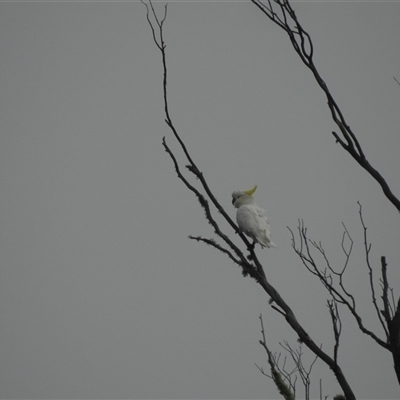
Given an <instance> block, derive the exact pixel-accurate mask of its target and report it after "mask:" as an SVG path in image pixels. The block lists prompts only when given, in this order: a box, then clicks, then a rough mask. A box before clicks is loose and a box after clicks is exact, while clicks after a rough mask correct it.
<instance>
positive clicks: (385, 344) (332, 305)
mask: <svg viewBox="0 0 400 400" xmlns="http://www.w3.org/2000/svg"><path fill="white" fill-rule="evenodd" d="M141 1H142V3H143V4H144V5H145V6H146V10H147V14H146V15H147V20H148V23H149V25H150V27H151V31H152V35H153V39H154V42H155V44H156V46H157V47H158V49H159V50H160V52H161V55H162V66H163V96H164V112H165V122H166V124H167V125H168V127H169V128H170V130H171V131H172V133H173V137H174V138H175V140H177V142H178V143H179V145H180V148H181V150H182V152H183V154H184V156H185V157H186V162H187V164H186V165H185V166H184V168H185V169H186V170H187V171H188V172H189V177H187V171H185V170H184V169H183V168H182V166H181V165H180V164H179V163H178V161H177V158H176V157H175V154H174V152H173V151H172V150H171V148H170V147H169V145H168V143H167V140H166V139H165V137H164V138H163V140H162V145H163V146H164V149H165V151H166V152H167V153H168V155H169V156H170V158H171V160H172V162H173V165H174V168H175V172H176V174H177V176H178V178H179V179H180V180H181V181H182V182H183V183H184V184H185V186H186V187H187V189H189V190H190V191H191V192H192V193H193V194H194V195H195V196H196V197H197V199H198V201H199V203H200V205H201V207H202V208H203V210H204V213H205V217H206V219H207V221H208V223H209V224H210V225H211V227H212V229H213V231H214V233H215V234H216V235H217V237H218V238H219V239H220V242H217V241H216V240H214V239H210V238H205V237H202V236H189V237H190V238H191V239H193V240H197V241H199V242H202V243H205V244H206V245H209V246H212V247H214V248H215V249H217V250H219V251H220V252H222V253H224V254H225V255H227V256H228V257H229V258H230V259H231V260H232V261H233V262H234V263H235V264H237V265H238V266H239V267H240V268H241V269H242V274H243V276H250V277H251V278H253V279H254V280H255V281H256V282H257V283H258V284H259V285H260V286H261V287H262V288H263V289H264V291H265V292H266V293H267V295H268V296H269V297H270V305H271V307H272V308H273V309H274V310H275V311H277V312H278V313H279V314H280V315H282V316H283V317H284V318H285V320H286V322H287V323H288V325H289V326H290V327H291V328H292V329H293V330H294V331H295V332H296V334H297V335H298V341H299V342H300V343H301V344H304V345H305V346H306V347H307V348H308V349H309V350H310V351H311V352H312V353H314V355H315V357H316V359H320V360H322V361H323V362H324V363H325V364H327V365H328V366H329V368H330V369H331V370H332V372H333V374H334V375H335V377H336V379H337V381H338V383H339V385H340V387H341V389H342V391H343V393H344V397H345V398H346V399H347V400H353V399H356V396H355V394H354V393H353V390H352V388H351V387H350V384H349V382H348V381H347V379H346V377H345V375H344V374H343V372H342V369H341V367H340V365H339V360H338V349H339V345H340V336H341V330H342V329H341V328H342V322H341V319H340V314H339V309H340V307H342V306H343V307H345V308H347V309H348V310H349V311H350V313H351V315H352V316H353V317H354V319H355V321H356V323H357V326H358V328H359V330H360V331H361V332H362V333H364V334H366V335H367V336H369V337H370V338H371V339H372V340H373V342H374V343H375V344H377V345H379V346H381V347H382V348H384V349H385V350H387V351H389V352H390V353H391V354H392V357H393V361H394V368H395V372H396V375H397V378H398V381H399V383H400V299H398V300H397V302H396V301H395V298H394V295H393V290H392V288H391V287H390V285H389V282H388V278H387V263H386V259H385V257H382V258H381V268H380V275H381V278H380V283H381V285H380V298H381V299H380V300H381V301H380V302H378V300H377V288H376V287H375V284H374V278H373V274H374V271H373V267H372V265H371V262H370V260H369V252H370V243H369V242H368V238H367V228H366V225H365V223H364V220H363V215H362V207H361V204H359V216H360V220H361V223H362V226H363V229H364V252H365V260H366V264H367V268H368V273H369V277H370V290H371V296H372V302H373V306H374V308H375V311H376V316H377V318H378V321H379V323H380V325H381V326H382V328H383V330H384V333H385V337H384V338H381V337H379V335H378V334H376V333H374V332H373V331H372V330H370V329H369V328H367V327H366V326H365V324H364V322H363V321H362V318H361V316H360V315H359V313H358V311H357V308H356V299H355V297H354V296H353V295H352V294H351V293H350V292H349V291H348V290H347V289H346V287H345V284H344V278H345V272H346V268H347V265H348V261H349V258H350V256H351V252H352V247H353V239H352V238H351V237H350V234H349V232H348V230H347V228H346V226H344V233H343V238H342V251H343V253H344V254H345V263H344V265H343V267H342V269H341V270H336V269H334V268H333V267H332V266H331V263H330V262H329V260H328V258H327V256H326V254H325V251H324V249H323V247H322V244H321V243H317V242H316V241H313V240H311V239H310V238H309V237H308V233H307V228H306V227H305V225H304V222H303V221H299V224H298V227H297V234H296V233H295V232H293V230H291V229H289V230H290V232H291V234H292V247H293V250H294V251H295V253H296V254H297V255H298V257H299V258H300V260H301V261H302V263H303V265H304V266H305V267H306V270H307V271H309V272H310V273H311V274H312V275H314V276H316V277H317V278H318V279H319V281H320V282H321V283H322V285H323V286H324V288H325V289H326V290H327V293H328V295H329V299H328V300H327V306H328V310H329V315H330V318H331V323H332V330H333V334H334V339H335V344H334V348H333V352H332V354H328V353H327V352H326V351H323V350H322V348H321V346H318V345H317V344H316V343H315V341H314V340H313V339H312V337H311V336H310V335H309V334H308V333H307V331H306V329H305V328H304V327H303V326H302V325H301V324H300V322H299V321H298V320H297V318H296V316H295V314H294V312H293V311H292V309H291V307H290V306H289V305H288V304H287V302H286V301H285V300H284V299H283V298H282V296H281V295H280V293H279V291H278V290H277V289H276V288H275V287H274V286H273V285H272V284H271V282H270V281H269V280H268V279H267V276H266V274H265V272H264V268H263V266H262V264H261V262H260V261H259V259H258V258H257V254H256V253H255V250H254V246H253V245H252V243H250V242H249V241H248V239H247V238H246V237H245V236H244V235H243V234H242V233H241V232H240V230H239V229H238V227H237V225H236V224H235V222H234V221H232V219H231V218H230V217H229V215H228V214H227V212H226V211H225V210H224V208H223V207H222V206H221V204H220V203H219V202H218V199H217V198H216V197H215V195H214V194H213V193H212V191H211V189H210V187H209V185H208V183H207V181H206V178H205V177H204V175H203V173H202V172H201V169H200V168H199V167H198V166H197V165H196V163H195V162H194V160H193V159H192V157H191V155H190V152H189V150H188V148H187V146H186V145H185V143H184V141H183V140H182V138H181V136H180V135H179V134H178V132H177V130H176V128H175V126H174V123H173V121H172V118H171V115H170V111H169V104H168V94H167V79H168V69H167V62H166V46H165V39H164V32H163V27H164V23H165V21H166V17H167V6H165V7H164V12H163V14H162V15H161V16H159V15H158V14H157V13H156V11H155V9H154V7H153V4H152V3H151V1H149V3H145V2H144V1H143V0H141ZM251 2H252V3H253V4H255V5H256V6H257V7H258V8H259V9H260V10H261V11H262V12H263V13H264V15H266V16H267V17H268V19H269V20H270V21H272V22H273V23H274V24H276V25H277V26H278V27H279V28H281V29H282V30H284V31H285V32H286V33H287V35H288V37H289V40H290V42H291V44H292V46H293V48H294V50H295V51H296V53H297V54H298V56H299V57H300V59H301V61H302V62H303V64H304V65H305V66H306V67H307V68H309V69H310V70H311V72H312V73H313V76H314V78H315V80H316V82H317V83H318V85H319V87H320V88H321V89H322V90H323V92H324V93H325V95H326V98H327V104H328V107H329V109H330V112H331V116H332V119H333V121H334V122H335V123H336V125H337V126H338V129H339V131H338V132H339V133H337V132H332V134H333V136H334V138H335V140H336V142H337V143H339V144H340V145H341V146H342V148H343V149H344V150H345V151H346V152H348V153H349V154H350V155H351V157H352V158H354V160H356V161H357V163H358V164H359V165H360V166H361V167H362V168H364V169H365V170H366V171H367V172H368V173H369V174H370V176H371V177H372V178H373V179H375V180H376V181H377V182H378V184H379V185H380V186H381V188H382V190H383V193H384V195H385V196H386V198H387V199H388V200H389V202H390V203H391V204H392V205H394V206H395V207H396V209H397V210H398V211H399V212H400V201H399V199H398V198H397V197H396V196H395V195H394V194H393V192H392V190H391V189H390V187H389V185H388V184H387V182H386V181H385V179H384V178H383V176H382V175H381V174H380V173H379V172H378V171H377V170H376V169H375V168H374V167H372V165H371V164H370V163H369V161H368V160H367V158H366V155H365V153H364V151H363V149H362V146H361V144H360V142H359V140H358V139H357V136H356V135H355V133H354V132H353V131H352V129H351V128H350V127H349V125H348V124H347V122H346V120H345V118H344V114H343V112H342V111H341V109H340V108H339V106H338V104H337V103H336V101H335V99H334V98H333V96H332V94H331V92H330V91H329V89H328V87H327V85H326V84H325V82H324V81H323V79H322V78H321V75H320V73H319V71H318V70H317V68H316V66H315V64H314V61H313V55H314V46H313V43H312V40H311V37H310V35H309V34H308V33H307V32H306V30H304V28H303V27H302V25H301V24H300V22H299V21H298V18H297V16H296V14H295V12H294V10H293V8H292V6H291V5H290V3H289V1H287V0H274V1H270V0H267V1H266V2H264V3H263V2H261V1H259V0H251ZM192 179H195V180H198V181H199V182H200V186H201V189H198V188H197V187H196V186H195V185H194V184H192V183H191V182H192ZM215 215H221V216H222V217H223V218H224V219H225V220H226V221H227V222H228V224H229V225H230V227H231V228H232V230H233V231H234V233H236V234H238V235H239V237H240V239H241V240H242V241H243V243H244V244H245V246H246V252H243V251H242V250H241V249H239V247H237V246H236V245H235V243H234V242H233V241H232V240H231V239H230V237H229V234H228V233H226V232H224V231H223V230H222V229H221V228H220V226H219V224H218V223H217V220H216V217H215ZM345 243H349V245H347V246H346V244H345ZM245 253H246V254H245ZM315 253H317V254H319V255H322V257H323V259H324V261H325V264H324V265H323V266H320V264H319V262H317V261H316V258H315V255H314V254H315ZM261 322H262V319H261ZM262 334H263V340H261V341H260V343H261V345H262V346H263V347H264V348H265V350H266V351H267V355H268V362H269V364H270V367H271V375H270V377H271V378H272V379H273V380H274V382H275V384H276V385H277V387H278V390H279V391H280V393H281V394H282V395H283V396H284V397H285V398H288V399H289V398H293V397H291V396H292V395H293V396H294V393H295V388H294V386H293V384H294V383H295V381H294V380H291V379H292V373H293V371H291V372H290V371H289V372H288V371H287V370H286V369H285V366H283V367H280V366H279V357H276V356H274V354H273V353H272V352H271V351H270V350H269V348H268V346H267V344H266V341H265V336H264V327H263V325H262ZM283 348H284V349H285V350H286V351H287V352H288V353H289V355H290V356H291V357H292V359H293V360H294V361H295V364H296V368H297V369H296V371H297V372H298V373H299V374H300V377H301V379H302V380H303V383H304V386H305V388H306V396H307V387H309V377H310V373H311V369H308V370H307V369H306V368H305V367H304V366H303V365H302V361H301V354H302V353H301V351H300V352H298V351H296V350H294V349H293V348H292V347H291V346H289V344H288V343H285V345H284V346H283ZM259 369H260V371H261V372H262V373H264V374H265V375H268V374H266V373H265V372H264V371H263V370H262V369H261V368H259ZM307 385H308V386H307Z"/></svg>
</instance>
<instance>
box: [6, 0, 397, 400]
mask: <svg viewBox="0 0 400 400" xmlns="http://www.w3.org/2000/svg"><path fill="white" fill-rule="evenodd" d="M293 4H294V8H295V10H296V11H297V15H298V17H299V19H300V21H301V22H302V24H303V26H304V28H305V29H306V30H308V31H309V33H310V34H311V35H312V37H313V40H314V45H315V63H316V65H317V67H318V68H319V70H320V73H321V75H322V77H323V79H324V80H325V82H326V83H327V85H328V86H329V88H330V89H331V92H332V94H333V95H334V96H335V98H336V100H337V102H338V103H339V105H340V106H341V108H342V110H343V112H344V113H345V116H346V119H347V122H348V123H349V125H350V126H351V127H352V129H353V131H354V132H356V134H357V135H358V138H359V140H360V142H361V143H362V145H363V148H364V151H365V153H366V154H367V157H368V158H369V160H370V162H371V163H372V165H374V166H375V167H376V168H378V169H379V170H380V172H381V173H382V174H383V175H384V176H385V178H386V179H387V181H388V183H389V184H390V185H391V187H392V189H393V191H394V192H395V194H397V195H400V185H399V183H400V181H399V171H400V157H399V150H400V135H399V126H400V110H399V103H400V86H399V85H398V84H397V83H396V82H395V80H394V79H393V77H397V79H399V80H400V40H399V38H400V4H399V2H370V1H361V2H347V3H344V2H295V3H293ZM157 10H159V11H160V12H161V11H162V10H163V4H162V3H161V4H157ZM165 39H166V43H167V62H168V68H169V81H168V87H169V96H170V111H171V116H172V118H173V121H174V123H175V125H176V128H177V129H178V131H179V133H180V134H181V136H182V138H183V139H184V141H185V142H186V144H187V146H188V148H189V151H190V152H191V154H192V156H193V158H194V160H195V161H196V162H197V165H198V167H199V168H200V169H201V170H202V171H203V173H204V175H205V177H206V179H207V180H208V182H209V185H210V187H211V189H212V190H213V192H214V193H215V195H216V196H217V198H218V199H219V201H220V202H221V204H222V205H223V206H224V207H226V210H227V211H228V212H229V213H230V215H231V216H232V218H234V216H235V210H234V208H233V207H232V205H231V193H232V191H234V190H241V189H243V190H244V189H250V188H251V187H252V186H253V184H255V183H257V184H258V186H259V188H258V190H257V192H256V193H255V198H256V201H257V202H258V204H259V205H260V206H262V207H264V208H266V209H267V211H268V216H269V218H270V221H271V230H272V240H273V241H274V242H275V243H276V244H277V245H278V248H277V249H264V250H261V249H258V255H259V258H260V260H261V261H262V262H263V264H264V267H265V270H266V273H267V276H268V278H269V280H270V282H271V283H272V284H273V285H274V286H275V287H276V288H277V289H278V290H279V291H280V293H281V295H282V296H283V297H284V299H285V300H286V301H287V303H288V304H289V305H290V306H291V307H292V308H293V310H294V312H295V313H296V315H297V318H298V319H299V321H300V322H301V323H302V324H303V326H304V327H305V329H306V330H307V331H308V332H309V334H310V335H311V336H312V337H313V339H314V340H315V342H316V343H317V344H321V345H322V347H323V349H324V350H325V351H327V352H329V353H330V354H332V348H333V344H334V343H333V340H332V329H331V325H330V320H329V315H328V311H327V307H326V298H327V295H326V293H325V292H324V290H323V289H322V287H321V285H320V284H319V283H318V281H317V280H316V279H314V278H313V277H312V276H310V274H309V273H308V272H307V271H306V270H305V268H304V267H303V266H302V265H301V263H300V260H299V259H298V258H297V257H296V255H295V254H294V251H293V250H292V248H291V236H290V232H289V231H288V229H287V226H289V227H291V228H292V229H295V228H296V225H297V220H298V218H302V219H304V221H305V224H306V225H307V227H308V229H309V235H310V237H311V238H312V239H314V240H317V241H321V242H322V244H323V246H324V248H325V250H326V253H327V255H328V257H329V258H330V260H331V262H332V265H333V266H335V267H338V268H340V267H341V266H342V265H343V262H344V255H343V253H342V250H341V247H340V244H341V238H342V233H343V226H342V222H345V224H346V226H347V229H348V230H349V232H350V234H351V235H352V236H353V239H354V242H355V243H354V251H353V257H352V258H351V261H350V264H349V266H348V269H349V271H348V275H347V277H346V285H347V286H346V287H347V288H348V289H349V290H351V291H352V293H354V294H355V295H356V297H357V299H358V301H359V312H360V314H361V316H362V318H363V321H364V322H365V324H366V325H367V326H368V327H369V328H371V329H373V330H374V331H376V332H377V333H378V334H379V336H380V337H383V332H382V330H381V329H380V327H379V325H378V323H377V322H376V315H375V314H374V310H373V307H372V305H371V297H370V292H369V289H368V274H367V270H366V265H365V262H364V254H363V251H362V250H363V242H362V228H361V225H360V221H359V218H358V205H357V201H361V203H362V205H363V212H364V219H365V222H366V224H367V225H368V234H369V239H370V240H371V241H372V243H373V244H372V250H371V262H372V263H373V265H374V266H375V267H376V268H377V269H376V271H377V273H378V272H379V259H380V257H381V256H382V255H385V256H386V257H387V262H388V264H389V277H390V280H391V284H392V286H393V287H394V288H395V295H396V298H397V296H399V294H400V293H399V288H400V273H399V269H398V268H399V262H398V260H399V222H400V216H399V213H398V212H397V211H396V210H395V208H394V207H393V206H392V205H391V204H390V203H389V202H388V201H387V200H386V199H385V198H384V196H383V195H382V193H381V190H380V188H379V186H378V185H377V183H375V182H374V181H373V180H372V179H371V178H370V176H369V175H368V174H367V173H366V172H364V171H363V170H362V169H361V168H360V167H359V166H358V165H357V164H356V162H355V161H354V160H352V159H351V158H350V156H349V155H348V154H347V153H345V152H344V150H343V149H342V148H341V147H340V146H339V145H338V144H336V143H335V141H334V139H333V137H332V135H331V133H330V132H331V131H332V130H334V129H335V126H334V124H333V122H332V121H331V118H330V113H329V109H328V108H327V105H326V100H325V98H324V95H323V93H322V91H321V90H320V89H319V88H318V86H317V84H316V83H315V82H314V80H313V77H312V74H311V73H310V72H309V71H308V70H307V69H306V68H305V67H304V66H303V65H302V64H301V62H300V61H299V59H298V57H297V56H296V54H295V53H294V51H293V49H292V48H291V46H290V44H289V41H288V38H287V36H286V35H285V33H284V32H283V31H281V30H280V29H279V28H278V27H276V26H274V25H273V24H272V23H271V22H270V21H269V20H267V19H266V17H265V16H264V15H262V14H261V13H260V11H259V10H258V9H257V8H256V7H255V6H254V5H252V4H251V3H249V2H170V5H169V9H168V17H167V21H166V23H165ZM0 46H1V47H0V51H1V57H0V71H1V74H0V96H1V119H0V129H1V136H0V171H1V172H0V174H1V175H0V177H1V180H0V185H1V186H0V196H1V197H0V218H1V220H0V224H1V236H0V246H1V252H0V263H1V265H0V266H1V270H0V271H1V280H0V285H1V287H0V322H1V325H0V326H1V333H0V354H1V357H0V395H1V397H2V398H42V399H44V398H71V399H75V398H82V399H87V398H115V399H117V398H134V399H140V398H146V399H147V398H168V399H175V398H176V399H178V398H179V399H185V398H186V399H194V398H201V399H208V398H209V399H211V398H212V399H233V398H242V399H246V398H247V399H258V398H268V399H273V398H278V397H279V396H278V393H277V390H276V388H275V387H274V385H273V384H272V382H271V381H270V380H269V379H268V378H266V377H264V376H262V375H261V374H260V372H259V371H258V370H257V368H256V366H255V363H256V364H257V365H259V366H261V367H263V368H265V369H267V368H268V364H267V359H266V355H265V353H264V352H263V349H262V347H261V346H260V344H259V343H258V340H259V339H261V333H260V324H259V315H260V313H262V314H263V317H264V324H265V330H266V336H267V342H268V345H269V346H270V348H271V350H272V351H280V350H281V348H280V346H279V342H282V341H284V340H287V341H288V342H289V343H290V344H291V345H292V346H294V347H295V346H297V343H296V336H295V335H294V334H293V333H292V332H291V330H290V329H288V327H287V324H286V323H285V321H284V319H283V318H282V316H281V315H280V314H278V313H276V312H275V311H274V310H273V309H271V308H270V306H269V305H268V296H266V295H265V293H264V292H263V291H262V290H261V288H260V287H258V286H257V284H256V283H255V282H254V281H253V280H251V279H250V278H243V277H242V275H241V271H240V270H239V268H238V267H237V266H235V265H233V264H232V262H231V261H230V260H229V259H227V257H225V256H224V255H222V254H220V253H218V252H217V251H216V250H214V249H212V248H209V247H206V246H204V245H202V244H200V243H197V242H194V241H191V240H190V239H188V235H190V234H192V235H203V236H205V237H212V236H213V233H212V231H211V228H210V227H209V225H208V224H207V223H206V222H205V220H204V216H203V211H202V210H201V208H200V207H199V204H198V202H197V200H196V199H195V198H194V197H193V196H192V194H191V193H190V192H189V191H187V190H186V188H185V187H184V185H183V184H182V183H181V182H180V181H179V180H178V179H177V177H176V175H175V172H174V169H173V164H172V162H171V160H170V159H169V157H168V155H167V153H165V152H164V149H163V147H162V144H161V140H162V137H163V136H166V138H167V141H168V143H169V144H170V146H171V147H172V148H173V149H174V150H175V151H176V154H177V157H178V159H179V161H181V162H182V165H185V160H184V158H183V157H182V154H181V152H179V148H178V147H177V145H176V142H174V138H173V137H172V135H171V132H170V131H169V130H168V128H167V126H166V125H165V123H164V115H163V103H162V86H161V84H162V68H161V56H160V53H159V51H158V49H157V48H156V46H155V45H154V43H153V42H152V35H151V30H150V28H149V26H148V24H147V21H146V17H145V7H144V6H143V5H142V4H140V3H138V2H79V1H78V2H56V1H55V2H51V3H50V2H35V1H32V2H30V1H27V2H2V3H1V4H0ZM193 182H194V184H195V185H198V182H196V181H193ZM216 217H217V218H218V215H216ZM219 221H220V220H219ZM221 226H222V227H224V228H226V233H228V234H229V235H230V236H231V237H232V238H234V240H235V241H236V243H238V244H239V243H240V242H239V238H237V237H235V235H234V234H233V232H232V230H231V229H230V228H228V227H227V224H224V223H223V222H222V221H221ZM378 297H379V294H378ZM342 321H343V325H344V326H343V334H342V338H341V347H340V351H339V363H340V365H341V366H342V369H343V370H344V373H345V375H346V376H347V378H348V380H349V383H350V385H351V386H352V387H353V389H354V391H355V394H356V396H357V397H358V398H371V399H377V398H380V399H389V398H398V397H399V385H398V383H396V377H395V374H394V371H393V367H392V364H393V363H392V360H391V356H390V353H389V352H387V351H385V350H383V349H381V348H380V347H378V346H377V345H376V344H375V342H373V341H372V340H370V339H369V338H368V337H366V336H364V335H362V334H361V333H359V331H358V329H357V327H356V324H355V323H354V321H353V320H352V319H351V318H350V317H349V315H348V313H347V312H345V310H342ZM304 353H305V356H304V357H305V362H306V363H308V362H310V361H311V360H312V357H311V356H309V353H308V351H307V349H304ZM320 379H322V387H323V394H324V395H328V396H329V398H332V397H333V395H335V394H337V393H340V387H339V386H338V385H337V383H336V382H335V379H334V378H333V377H332V375H331V373H330V371H329V370H328V368H327V367H326V366H325V365H324V364H323V363H322V362H317V364H316V365H315V367H314V370H313V373H312V396H313V397H314V398H319V384H320ZM297 386H298V395H299V397H300V398H301V397H303V389H302V386H301V384H300V383H298V385H297Z"/></svg>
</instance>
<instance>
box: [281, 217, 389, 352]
mask: <svg viewBox="0 0 400 400" xmlns="http://www.w3.org/2000/svg"><path fill="white" fill-rule="evenodd" d="M289 231H290V232H291V234H292V247H293V249H294V251H295V252H296V254H297V255H298V256H299V258H300V259H301V261H302V263H303V265H304V266H305V267H306V268H307V270H308V271H310V272H311V273H312V274H313V275H315V276H317V277H318V279H319V280H320V282H321V283H322V284H323V285H324V287H325V288H326V290H327V291H328V293H329V295H330V296H331V297H332V299H333V300H334V301H336V302H338V303H340V304H343V305H345V306H346V307H347V308H348V310H349V311H350V312H351V314H352V315H353V317H354V318H355V320H356V322H357V324H358V327H359V329H360V330H361V331H362V332H363V333H365V334H366V335H368V336H370V337H371V338H372V339H374V340H375V342H376V343H378V344H379V345H380V346H382V347H383V348H385V349H387V350H390V346H389V345H388V343H387V342H386V341H384V340H382V339H380V338H379V337H378V336H377V335H376V334H375V333H374V332H372V331H371V330H369V329H367V328H366V327H365V326H364V323H363V321H362V318H361V316H360V315H359V314H358V311H357V309H356V301H355V298H354V296H352V295H351V294H350V293H349V292H348V291H346V289H345V288H344V284H343V276H344V273H345V267H343V268H342V270H341V271H335V270H334V269H333V268H332V267H331V265H330V263H329V260H328V258H327V257H326V254H325V252H324V250H323V248H322V246H321V245H320V244H317V243H316V242H313V241H312V240H310V239H309V238H308V236H307V228H305V227H304V222H303V221H301V220H299V225H298V233H299V238H300V244H299V245H296V242H295V238H294V233H293V231H292V230H291V229H290V228H289ZM347 234H348V233H347ZM350 239H351V238H350ZM309 243H310V244H311V245H312V246H313V247H314V248H315V249H316V250H318V251H319V253H320V254H321V255H322V256H323V257H324V260H325V262H326V265H327V268H325V269H321V268H319V267H318V265H317V262H316V261H315V259H314V256H313V254H312V251H311V248H310V246H309ZM347 254H349V255H350V253H347ZM347 262H348V259H347V258H346V262H345V266H346V265H347ZM328 271H329V272H328ZM334 276H337V277H338V280H339V284H338V285H339V287H337V286H336V284H335V281H334V279H333V277H334Z"/></svg>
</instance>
